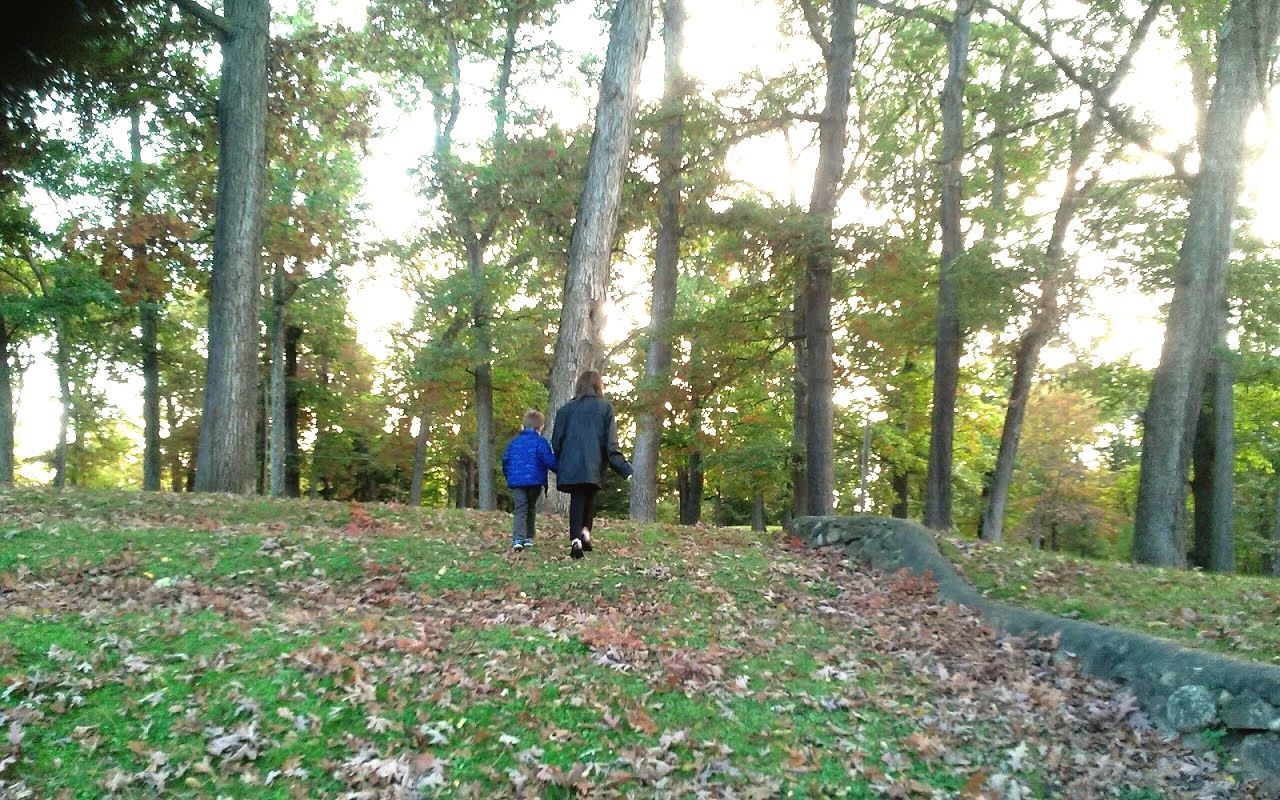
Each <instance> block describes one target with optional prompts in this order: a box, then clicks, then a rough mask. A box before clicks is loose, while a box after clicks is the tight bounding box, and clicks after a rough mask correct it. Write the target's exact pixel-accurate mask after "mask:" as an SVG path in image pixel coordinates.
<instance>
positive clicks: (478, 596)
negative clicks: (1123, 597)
mask: <svg viewBox="0 0 1280 800" xmlns="http://www.w3.org/2000/svg"><path fill="white" fill-rule="evenodd" d="M509 523H510V518H509V517H508V516H506V515H503V514H487V513H477V512H460V511H437V510H425V509H408V508H404V507H397V506H358V505H346V504H333V503H318V502H307V501H279V502H277V501H269V500H262V499H243V498H230V497H224V496H175V495H143V494H130V493H109V492H93V493H87V492H67V493H63V494H56V493H51V492H46V491H43V490H25V489H19V490H12V491H8V492H2V493H0V731H5V732H7V736H0V797H26V796H33V797H58V798H62V797H75V798H79V797H86V798H87V797H95V798H96V797H101V796H104V795H113V796H121V797H153V796H156V795H157V793H158V794H160V795H164V796H175V797H184V796H190V797H214V796H218V797H253V798H290V797H351V798H366V797H368V798H375V797H376V798H384V797H419V796H428V797H435V796H441V797H496V796H528V797H571V796H579V795H588V796H600V797H655V796H663V797H726V798H727V797H739V798H741V797H904V798H906V797H971V798H977V797H993V798H994V797H1082V796H1087V795H1089V794H1090V793H1094V792H1098V793H1104V794H1105V796H1120V797H1126V798H1129V800H1138V798H1157V797H1179V796H1183V795H1184V793H1185V794H1186V796H1200V797H1226V796H1228V794H1230V795H1231V796H1241V797H1247V796H1250V790H1249V789H1247V788H1246V787H1242V786H1240V785H1238V784H1236V783H1234V781H1233V779H1232V778H1231V777H1230V776H1229V775H1228V774H1227V773H1226V772H1224V771H1223V769H1222V768H1221V765H1220V764H1219V763H1218V760H1219V756H1218V754H1217V752H1216V751H1214V750H1213V749H1209V750H1207V751H1203V752H1199V753H1197V752H1192V751H1189V750H1187V749H1185V748H1184V747H1183V746H1182V745H1181V744H1180V743H1178V742H1176V741H1170V740H1168V739H1167V738H1166V737H1164V736H1163V735H1161V734H1159V733H1158V732H1156V731H1154V730H1152V729H1151V728H1150V727H1149V725H1147V724H1146V721H1145V718H1144V717H1143V715H1142V713H1141V712H1140V711H1139V710H1137V709H1136V708H1135V706H1134V704H1133V702H1132V698H1131V697H1130V696H1128V695H1126V694H1124V693H1123V692H1121V691H1118V690H1117V687H1115V686H1112V685H1109V684H1104V683H1099V682H1095V681H1091V680H1088V679H1085V678H1083V677H1081V676H1080V675H1078V674H1077V673H1076V672H1075V671H1074V669H1073V667H1072V666H1071V665H1070V664H1068V663H1058V662H1057V661H1056V660H1055V659H1054V658H1053V657H1052V653H1050V652H1048V651H1047V650H1043V649H1040V648H1041V647H1043V646H1047V645H1045V643H1038V642H1030V643H1025V642H1021V641H1019V640H1007V639H1004V638H1001V637H1000V636H999V635H997V634H996V633H994V632H992V631H991V630H989V629H988V628H986V627H985V626H984V625H983V624H982V623H981V622H980V621H979V620H977V619H975V618H974V617H973V616H971V615H970V614H968V612H966V611H964V610H962V609H958V608H956V607H952V606H944V605H941V604H939V603H937V602H936V601H935V600H934V598H933V593H932V587H931V586H930V585H929V584H928V583H927V582H924V581H921V580H918V579H914V578H910V577H906V576H903V575H899V576H883V575H877V574H873V573H869V572H864V571H860V570H856V569H849V568H847V567H846V566H845V565H844V564H843V563H842V562H841V560H840V559H839V558H838V557H837V556H836V555H834V554H824V553H815V552H813V551H808V550H804V549H800V548H797V547H793V546H792V545H791V544H789V543H788V542H787V541H786V540H785V539H783V538H782V537H780V536H779V535H777V534H769V535H754V534H751V533H749V532H745V531H728V530H715V529H703V528H696V529H694V528H678V527H662V526H635V525H631V524H629V523H621V522H609V521H603V522H602V523H601V527H600V529H599V530H598V531H597V535H596V537H595V541H596V552H595V553H593V554H590V555H589V556H588V558H587V559H586V560H584V561H582V562H574V561H571V560H570V559H568V558H567V555H566V548H565V547H563V546H562V542H561V539H560V530H559V523H558V522H557V521H555V520H552V519H549V518H544V519H542V520H541V521H540V530H539V538H538V541H537V544H536V546H535V547H534V548H533V550H532V551H528V552H525V553H522V554H519V555H513V554H511V553H510V552H509V550H508V541H509V534H508V526H509ZM1098 796H1103V794H1099V795H1098Z"/></svg>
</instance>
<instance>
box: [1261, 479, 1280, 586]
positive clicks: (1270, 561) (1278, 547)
mask: <svg viewBox="0 0 1280 800" xmlns="http://www.w3.org/2000/svg"><path fill="white" fill-rule="evenodd" d="M1272 466H1273V469H1274V470H1275V476H1276V497H1275V504H1274V507H1273V513H1272V516H1271V552H1270V553H1268V554H1266V555H1264V556H1263V557H1262V574H1264V575H1271V576H1273V577H1277V578H1280V464H1273V465H1272Z"/></svg>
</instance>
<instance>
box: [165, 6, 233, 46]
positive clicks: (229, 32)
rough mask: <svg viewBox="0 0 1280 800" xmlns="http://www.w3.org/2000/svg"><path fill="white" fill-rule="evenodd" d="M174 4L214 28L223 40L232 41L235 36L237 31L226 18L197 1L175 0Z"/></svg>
mask: <svg viewBox="0 0 1280 800" xmlns="http://www.w3.org/2000/svg"><path fill="white" fill-rule="evenodd" d="M173 4H174V5H175V6H177V7H178V9H179V10H181V11H185V12H187V13H188V14H190V15H191V16H193V17H195V18H196V19H198V20H200V21H201V22H203V23H204V24H205V25H208V26H209V27H210V28H213V29H214V30H215V31H217V32H218V35H219V36H220V37H221V38H223V39H230V38H231V37H232V36H234V35H235V30H234V29H233V28H232V27H231V23H229V22H227V18H226V17H224V16H222V15H221V14H216V13H214V12H213V11H212V10H210V9H208V8H206V7H205V6H202V5H201V4H199V3H197V2H196V0H173Z"/></svg>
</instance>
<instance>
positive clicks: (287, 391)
mask: <svg viewBox="0 0 1280 800" xmlns="http://www.w3.org/2000/svg"><path fill="white" fill-rule="evenodd" d="M301 339H302V328H301V327H299V326H297V325H290V326H288V327H286V328H285V331H284V494H285V497H301V496H302V452H301V449H300V448H299V447H298V436H299V435H300V431H299V430H298V428H299V423H300V421H299V419H298V415H299V411H300V409H299V398H298V342H299V341H301Z"/></svg>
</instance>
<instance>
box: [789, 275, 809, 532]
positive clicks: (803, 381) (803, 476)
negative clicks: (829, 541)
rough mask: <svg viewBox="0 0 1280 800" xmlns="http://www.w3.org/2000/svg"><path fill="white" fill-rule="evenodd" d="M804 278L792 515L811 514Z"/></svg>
mask: <svg viewBox="0 0 1280 800" xmlns="http://www.w3.org/2000/svg"><path fill="white" fill-rule="evenodd" d="M804 297H805V291H804V277H803V276H800V278H799V285H798V286H797V287H796V292H795V300H794V302H793V304H792V315H791V317H792V318H791V323H792V329H791V333H792V338H793V340H794V356H795V362H794V367H793V369H792V372H791V400H792V402H791V409H792V412H791V515H792V516H793V517H803V516H806V515H807V514H808V513H809V477H808V476H809V473H808V471H807V470H806V469H805V436H806V435H807V433H808V430H809V389H808V380H809V377H808V374H809V367H808V363H809V362H808V360H807V359H806V357H805V343H804V331H805V326H804Z"/></svg>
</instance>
